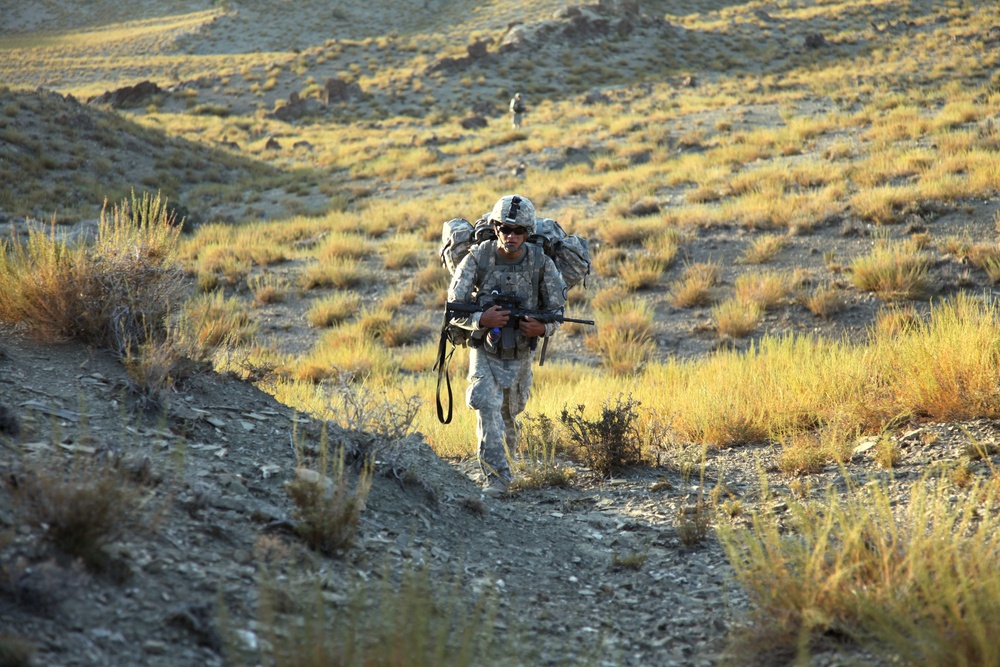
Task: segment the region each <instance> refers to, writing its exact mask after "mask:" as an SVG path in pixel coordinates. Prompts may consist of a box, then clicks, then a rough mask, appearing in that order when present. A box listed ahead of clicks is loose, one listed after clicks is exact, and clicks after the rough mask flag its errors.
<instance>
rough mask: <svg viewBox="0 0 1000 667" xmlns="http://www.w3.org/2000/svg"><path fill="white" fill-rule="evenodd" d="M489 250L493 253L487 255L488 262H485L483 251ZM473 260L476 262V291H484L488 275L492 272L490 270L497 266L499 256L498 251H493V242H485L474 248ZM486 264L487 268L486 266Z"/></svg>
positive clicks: (472, 251)
mask: <svg viewBox="0 0 1000 667" xmlns="http://www.w3.org/2000/svg"><path fill="white" fill-rule="evenodd" d="M486 248H489V249H490V250H493V252H487V253H486V261H485V262H484V261H483V256H482V255H483V250H484V249H486ZM470 254H472V255H473V258H474V259H475V260H476V285H475V287H476V289H477V290H478V289H482V287H483V283H484V282H485V281H486V274H487V273H489V272H490V269H492V268H493V266H494V265H495V264H496V261H497V256H496V251H495V250H494V249H493V243H492V241H484V242H482V243H480V244H479V245H477V246H474V247H473V248H472V250H471V251H470ZM484 264H485V266H484Z"/></svg>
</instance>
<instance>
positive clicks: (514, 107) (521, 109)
mask: <svg viewBox="0 0 1000 667" xmlns="http://www.w3.org/2000/svg"><path fill="white" fill-rule="evenodd" d="M527 110H528V108H527V107H526V106H525V105H524V98H523V97H522V96H521V93H514V97H512V98H510V118H511V125H513V127H514V129H515V130H516V129H518V128H519V127H521V123H522V121H523V119H524V114H525V112H526V111H527Z"/></svg>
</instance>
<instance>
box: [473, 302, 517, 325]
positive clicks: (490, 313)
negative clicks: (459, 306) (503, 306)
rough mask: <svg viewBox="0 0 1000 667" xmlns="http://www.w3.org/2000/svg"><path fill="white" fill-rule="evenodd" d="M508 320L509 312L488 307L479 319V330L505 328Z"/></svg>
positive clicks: (496, 307)
mask: <svg viewBox="0 0 1000 667" xmlns="http://www.w3.org/2000/svg"><path fill="white" fill-rule="evenodd" d="M509 318H510V311H509V310H500V306H490V307H489V308H488V309H487V310H484V311H483V314H482V315H481V316H480V317H479V328H480V329H493V328H495V327H503V326H506V324H507V320H508V319H509Z"/></svg>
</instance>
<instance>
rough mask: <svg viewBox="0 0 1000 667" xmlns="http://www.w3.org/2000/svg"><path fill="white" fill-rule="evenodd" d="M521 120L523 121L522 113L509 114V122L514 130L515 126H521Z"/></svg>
mask: <svg viewBox="0 0 1000 667" xmlns="http://www.w3.org/2000/svg"><path fill="white" fill-rule="evenodd" d="M523 122H524V114H523V113H517V112H514V113H513V114H511V120H510V124H511V125H512V126H513V127H514V129H515V130H516V129H517V128H519V127H521V124H522V123H523Z"/></svg>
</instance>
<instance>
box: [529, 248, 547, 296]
mask: <svg viewBox="0 0 1000 667" xmlns="http://www.w3.org/2000/svg"><path fill="white" fill-rule="evenodd" d="M528 246H529V247H530V248H531V290H532V293H533V294H535V295H536V296H537V294H538V287H539V285H541V284H542V271H543V270H544V269H545V250H543V249H542V246H540V245H538V244H536V243H529V244H528ZM541 305H542V304H540V303H539V304H537V306H538V307H540V306H541Z"/></svg>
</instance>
